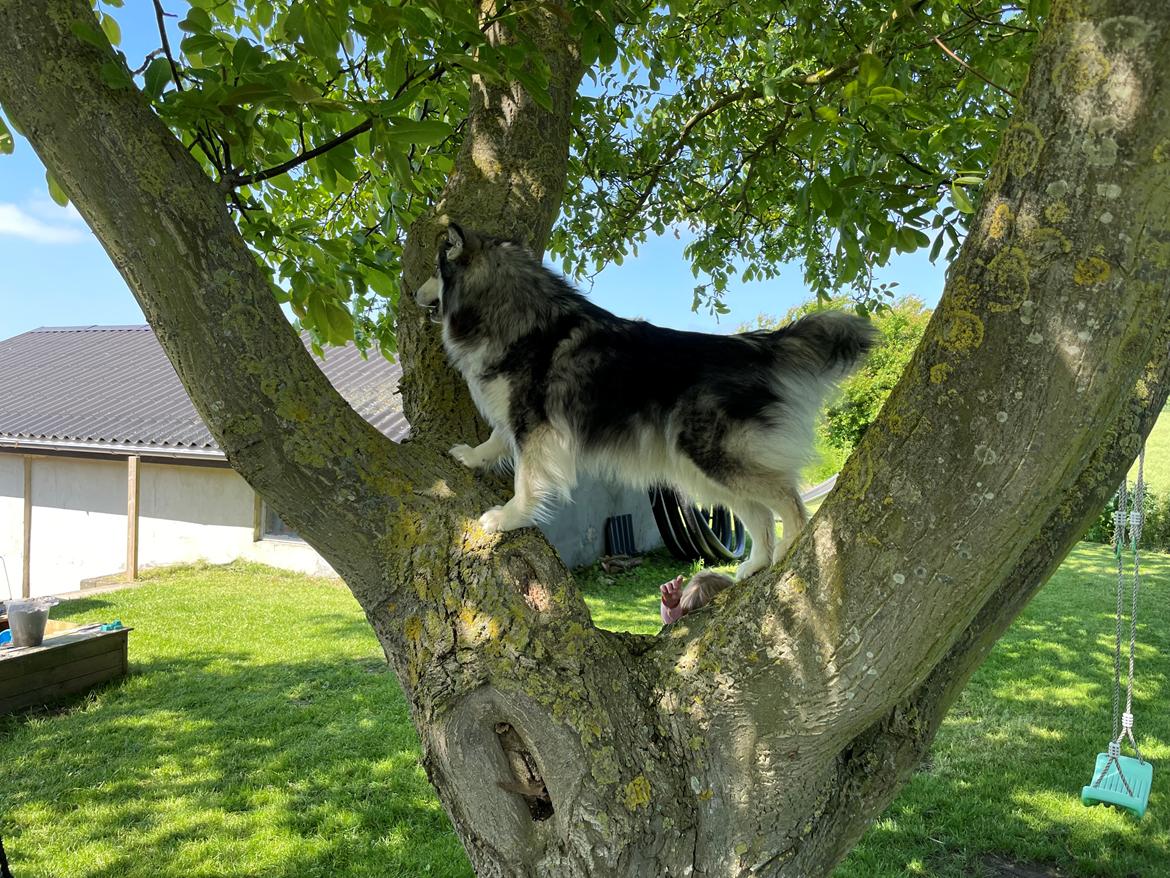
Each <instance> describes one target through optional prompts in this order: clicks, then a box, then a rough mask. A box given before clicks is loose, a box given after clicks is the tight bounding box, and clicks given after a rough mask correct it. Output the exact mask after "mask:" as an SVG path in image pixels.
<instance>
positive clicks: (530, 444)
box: [479, 426, 577, 533]
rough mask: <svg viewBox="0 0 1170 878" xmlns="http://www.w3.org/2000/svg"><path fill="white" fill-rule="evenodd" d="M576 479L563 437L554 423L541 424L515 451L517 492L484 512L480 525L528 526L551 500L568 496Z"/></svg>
mask: <svg viewBox="0 0 1170 878" xmlns="http://www.w3.org/2000/svg"><path fill="white" fill-rule="evenodd" d="M576 480H577V479H576V465H575V463H574V460H573V455H572V454H571V453H570V451H569V448H568V445H567V444H566V442H565V441H564V439H563V438H562V437H561V436H560V434H558V433H557V432H556V431H555V430H554V429H553V428H552V427H549V426H544V427H539V428H537V429H536V430H533V431H532V432H531V433H530V434H528V436H527V437H526V438H525V441H524V444H523V445H521V446H520V450H519V452H518V453H517V454H516V478H515V489H516V492H515V494H514V495H513V497H512V499H511V500H509V501H508V502H507V503H505V504H504V505H503V506H494V507H492V508H491V509H489V510H488V511H487V512H485V513H484V514H483V515H481V516H480V517H479V523H480V526H481V527H483V529H484V530H485V531H487V532H488V533H499V532H501V531H507V530H516V529H517V528H521V527H528V526H529V525H531V524H533V523H534V522H535V521H536V519H537V518H538V517H540V514H541V512H542V511H543V510H544V506H545V504H546V503H547V502H548V501H549V500H551V499H553V498H554V497H560V498H562V499H568V497H569V491H570V490H571V489H572V487H573V485H574V484H575V483H576Z"/></svg>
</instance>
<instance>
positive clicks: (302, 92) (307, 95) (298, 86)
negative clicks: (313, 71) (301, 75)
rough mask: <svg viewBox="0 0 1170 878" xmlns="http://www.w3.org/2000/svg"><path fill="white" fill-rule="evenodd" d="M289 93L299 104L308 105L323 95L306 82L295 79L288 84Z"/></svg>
mask: <svg viewBox="0 0 1170 878" xmlns="http://www.w3.org/2000/svg"><path fill="white" fill-rule="evenodd" d="M288 93H289V94H290V95H291V96H292V99H293V100H294V101H296V102H297V103H298V104H307V103H308V102H309V101H311V100H313V98H319V97H321V93H320V92H319V91H317V89H315V88H313V86H311V85H309V84H308V83H307V82H305V81H304V80H300V79H294V80H292V81H291V82H289V84H288Z"/></svg>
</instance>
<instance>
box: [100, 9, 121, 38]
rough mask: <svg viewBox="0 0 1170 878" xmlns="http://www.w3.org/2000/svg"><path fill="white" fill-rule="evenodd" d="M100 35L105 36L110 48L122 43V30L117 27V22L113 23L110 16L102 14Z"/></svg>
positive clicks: (112, 18)
mask: <svg viewBox="0 0 1170 878" xmlns="http://www.w3.org/2000/svg"><path fill="white" fill-rule="evenodd" d="M102 33H104V34H105V35H106V39H108V40H109V41H110V45H111V46H116V45H118V43H120V42H122V29H121V28H120V27H118V22H116V21H114V17H113V16H112V15H106V14H105V13H103V14H102Z"/></svg>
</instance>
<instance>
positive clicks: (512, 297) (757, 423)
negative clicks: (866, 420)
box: [415, 223, 875, 579]
mask: <svg viewBox="0 0 1170 878" xmlns="http://www.w3.org/2000/svg"><path fill="white" fill-rule="evenodd" d="M415 298H416V300H417V301H418V303H419V304H420V305H423V306H424V307H427V308H431V309H433V310H432V313H433V314H434V316H435V318H436V319H437V320H439V321H440V322H441V323H442V327H443V344H444V347H445V348H446V350H447V355H448V357H450V359H451V362H452V363H453V364H454V366H455V367H456V368H457V369H458V370H459V371H460V372H461V373H462V375H463V377H464V378H465V379H466V380H467V385H468V387H469V388H470V390H471V395H472V398H473V399H474V400H475V404H476V406H477V407H478V408H479V411H480V413H481V414H482V415H483V416H484V418H485V419H486V420H487V422H488V424H489V425H490V426H491V428H492V434H491V436H490V438H488V440H487V441H486V442H484V443H483V444H482V445H478V446H476V447H474V448H472V447H470V446H467V445H456V446H455V447H454V448H452V449H451V454H452V455H453V456H454V457H455V458H457V459H458V460H459V461H461V462H462V463H463V464H464V465H466V466H469V467H472V468H479V467H487V466H491V465H493V464H495V463H498V462H500V461H502V460H505V459H507V458H511V459H512V460H513V461H514V463H515V475H516V479H515V496H513V497H512V499H511V500H509V501H508V502H507V503H505V504H504V505H503V506H496V507H494V508H492V509H489V510H488V511H487V512H485V513H484V514H483V515H482V516H481V517H480V519H479V521H480V524H481V525H482V526H483V528H484V530H486V531H488V532H489V533H495V532H498V531H508V530H514V529H516V528H520V527H526V526H528V525H531V524H533V523H534V521H536V520H537V519H538V518H539V517H540V516H541V515H542V514H543V513H544V512H545V510H546V508H547V503H548V501H550V500H552V499H554V498H557V499H562V500H567V499H568V498H569V496H570V493H571V491H572V489H573V487H574V486H575V485H576V482H577V474H578V472H580V471H583V470H584V471H589V472H592V473H596V474H598V475H602V476H608V477H611V478H614V479H616V480H617V481H621V482H624V483H626V484H628V485H632V486H635V487H648V486H650V485H653V484H660V483H661V484H669V485H673V486H675V487H677V488H679V489H680V490H682V491H683V492H685V493H687V494H688V495H690V496H691V497H692V498H693V499H694V500H696V501H698V502H701V503H704V504H708V505H721V506H726V507H728V508H730V509H732V510H734V511H735V513H736V515H738V516H739V518H740V520H741V521H743V523H744V526H745V527H746V528H747V531H748V533H749V534H750V535H751V538H752V550H751V555H750V556H749V558H748V560H747V561H745V562H744V563H743V564H741V565H740V566H739V569H738V570H737V571H736V578H737V579H744V578H745V577H747V576H750V575H751V574H753V573H755V572H757V571H759V570H762V569H764V568H766V567H768V566H769V565H770V564H772V563H775V562H778V561H779V560H780V559H781V558H782V557H783V556H784V554H785V552H787V550H788V547H789V546H790V545H791V544H792V542H793V540H794V539H795V538H796V535H797V534H798V533H799V532H800V529H801V528H802V527H803V526H804V524H805V522H806V521H807V519H808V513H807V512H806V511H805V508H804V504H803V503H802V502H801V500H800V494H799V492H798V480H799V477H800V475H799V474H800V470H801V468H802V467H803V466H804V465H805V464H806V463H807V462H808V461H809V459H810V458H811V457H812V454H813V427H814V423H815V420H816V416H817V412H818V411H819V409H820V407H821V405H822V403H823V401H824V399H825V397H826V395H827V394H828V393H829V391H830V390H831V389H832V388H833V386H834V385H835V384H836V383H837V382H838V381H840V380H841V379H842V378H844V377H845V376H847V375H848V374H849V373H850V372H851V371H852V370H853V369H854V368H855V367H856V366H857V365H858V363H859V362H860V361H861V359H862V358H863V357H864V356H865V354H866V352H867V351H868V350H869V349H870V348H871V347H872V346H873V343H874V338H875V332H874V330H873V328H872V327H871V326H870V324H869V322H868V321H867V320H865V319H863V318H861V317H856V316H853V315H849V314H844V313H841V312H836V311H825V312H821V313H818V314H813V315H810V316H808V317H804V318H802V319H800V320H797V321H796V322H795V323H792V324H790V325H788V326H786V327H784V328H783V329H779V330H776V331H774V332H763V331H761V332H747V333H743V334H740V335H713V334H707V333H700V332H679V331H677V330H674V329H664V328H662V327H658V326H654V325H653V324H650V323H646V322H644V321H641V320H625V319H623V318H621V317H617V316H615V315H613V314H611V313H609V312H608V311H606V310H604V309H602V308H599V307H597V306H596V305H594V304H593V303H591V302H590V301H589V300H588V299H586V298H585V297H584V296H582V295H581V294H580V293H578V292H577V291H576V290H575V289H573V288H572V287H571V286H570V285H569V284H568V283H566V282H565V280H564V279H563V278H561V277H560V276H558V275H556V274H554V273H553V272H551V271H549V270H548V269H546V268H545V267H544V266H543V265H542V264H541V261H540V259H539V258H537V257H535V256H534V255H533V254H532V253H530V252H528V250H526V249H525V248H524V247H523V246H521V245H519V244H516V243H514V242H512V241H506V240H502V239H499V238H494V237H491V236H488V235H484V234H479V233H477V232H472V231H470V230H465V229H462V228H460V227H459V226H457V225H455V224H454V223H452V224H451V225H450V226H449V227H448V230H447V234H446V236H445V237H444V239H443V240H442V241H441V242H440V245H439V252H438V259H437V271H436V273H435V275H434V276H433V277H432V278H430V279H429V280H427V282H426V283H424V284H423V285H422V286H421V287H420V288H419V290H418V292H417V294H416V295H415ZM776 516H779V517H780V519H781V520H782V521H783V523H784V537H783V539H782V540H779V541H778V540H777V539H776V529H775V519H776Z"/></svg>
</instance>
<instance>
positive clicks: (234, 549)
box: [120, 463, 253, 570]
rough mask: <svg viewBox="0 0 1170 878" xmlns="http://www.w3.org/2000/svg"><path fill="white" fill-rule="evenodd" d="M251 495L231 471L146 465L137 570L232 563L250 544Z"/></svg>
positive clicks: (141, 471) (142, 477)
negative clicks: (195, 563) (193, 563)
mask: <svg viewBox="0 0 1170 878" xmlns="http://www.w3.org/2000/svg"><path fill="white" fill-rule="evenodd" d="M123 468H124V467H123ZM252 496H253V495H252V489H251V488H250V487H248V484H247V482H245V481H244V480H243V479H241V478H240V477H239V476H238V475H236V473H235V472H233V471H232V470H230V469H221V468H219V467H207V466H174V465H170V464H155V463H144V464H142V466H141V467H140V468H139V486H138V565H139V567H152V566H158V565H160V564H175V563H178V562H180V561H209V562H210V563H212V564H227V563H228V562H229V561H234V560H235V559H236V558H238V557H240V555H242V554H244V552H245V551H246V550H247V548H248V547H249V546H251V544H252V537H253V530H252V502H253V501H252ZM123 546H125V539H124V538H123ZM123 551H124V549H123ZM120 569H123V570H124V569H125V564H124V563H123V564H122V566H121V568H120Z"/></svg>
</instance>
